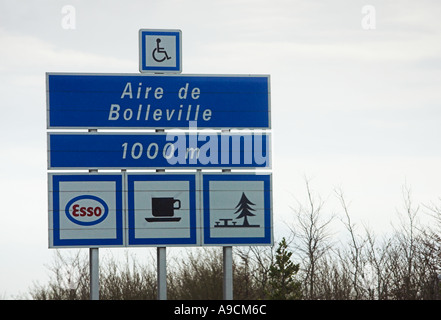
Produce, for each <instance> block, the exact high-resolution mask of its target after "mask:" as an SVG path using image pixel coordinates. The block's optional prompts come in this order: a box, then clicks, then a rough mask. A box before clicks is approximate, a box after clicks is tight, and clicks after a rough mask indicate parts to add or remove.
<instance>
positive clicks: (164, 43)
mask: <svg viewBox="0 0 441 320" xmlns="http://www.w3.org/2000/svg"><path fill="white" fill-rule="evenodd" d="M139 71H140V72H161V73H162V72H173V73H180V72H181V71H182V33H181V30H157V29H141V30H139Z"/></svg>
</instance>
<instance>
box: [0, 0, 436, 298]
mask: <svg viewBox="0 0 441 320" xmlns="http://www.w3.org/2000/svg"><path fill="white" fill-rule="evenodd" d="M66 5H71V6H72V7H69V8H74V10H75V17H74V20H71V21H67V20H66V11H63V8H64V10H66V7H65V6H66ZM368 5H369V7H366V6H368ZM363 8H364V9H363ZM372 9H374V11H372ZM368 15H369V16H368ZM373 15H374V16H373ZM440 17H441V3H440V2H439V1H438V0H432V1H430V0H422V1H410V0H400V1H392V0H382V1H379V0H377V1H367V0H336V1H325V0H322V1H320V0H315V1H307V0H303V1H299V0H286V1H282V0H271V1H263V0H260V1H256V0H252V1H251V0H250V1H247V0H240V1H238V0H234V1H233V0H232V1H229V0H219V1H217V0H216V1H214V0H213V1H202V0H201V1H177V0H176V1H169V0H161V1H155V0H151V1H130V0H129V1H59V0H57V1H52V0H45V1H31V0H21V1H14V0H0V110H1V116H0V130H1V135H0V144H1V148H2V151H1V158H0V159H1V160H0V161H1V162H0V164H1V165H0V181H1V184H0V190H1V193H0V194H1V203H0V204H1V208H2V210H1V221H2V228H1V232H0V252H1V257H0V298H1V297H11V296H14V295H16V294H19V293H24V292H27V291H28V288H29V287H30V286H31V285H32V282H33V281H39V282H40V283H44V282H45V281H46V279H47V274H48V270H47V268H46V267H45V264H50V262H51V260H52V255H53V251H52V250H50V249H48V240H47V239H48V230H47V215H48V213H47V205H48V204H47V169H46V168H47V154H46V150H47V146H46V111H45V110H46V93H45V72H100V73H118V72H123V73H138V50H139V48H138V30H139V29H142V28H152V29H180V30H182V37H183V38H182V46H183V73H191V74H199V73H200V74H269V75H271V112H272V113H271V119H272V128H273V129H272V132H273V140H272V145H273V154H272V159H273V188H274V190H273V205H274V208H273V212H274V222H275V227H276V228H277V229H276V230H277V231H279V230H280V232H276V235H278V234H281V233H283V232H284V231H285V230H286V226H285V224H284V222H288V223H290V222H291V221H292V218H291V216H292V210H291V209H290V206H296V199H297V200H299V201H303V200H304V199H305V196H306V195H305V183H304V179H305V176H306V177H308V178H309V179H310V183H311V188H312V189H313V190H314V192H315V193H316V195H317V196H318V195H320V197H321V198H322V199H323V200H325V201H326V210H328V211H329V212H334V213H337V214H340V213H341V208H340V207H339V205H338V201H336V199H335V197H334V189H335V188H341V189H342V190H343V192H344V194H345V196H346V198H347V201H348V202H350V203H351V205H350V212H351V214H352V215H353V220H354V221H355V222H356V223H357V224H359V225H361V224H362V223H365V224H368V225H370V226H371V228H372V229H373V230H375V231H377V232H379V233H380V232H383V231H384V230H387V228H388V227H389V226H390V221H392V220H393V219H395V217H396V214H397V211H399V210H400V209H401V208H402V187H403V185H404V184H405V183H407V185H408V186H410V187H411V188H412V192H413V194H412V196H413V198H414V201H415V203H416V204H418V203H428V202H436V201H439V197H440V196H441V170H440V164H441V149H440V137H441V126H440V120H441V105H440V102H441V90H440V88H441V72H440V71H441V20H440ZM368 18H369V19H368ZM374 18H375V19H374ZM67 22H69V23H67ZM66 23H67V24H66ZM69 26H70V27H72V28H68V27H69ZM276 240H277V237H276ZM114 250H121V249H114Z"/></svg>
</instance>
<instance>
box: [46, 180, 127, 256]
mask: <svg viewBox="0 0 441 320" xmlns="http://www.w3.org/2000/svg"><path fill="white" fill-rule="evenodd" d="M48 182H49V193H48V194H49V247H50V248H62V247H115V246H124V232H123V228H124V225H123V224H124V219H123V177H122V175H121V174H116V175H115V174H112V175H110V174H99V175H98V174H80V175H78V174H55V173H49V175H48Z"/></svg>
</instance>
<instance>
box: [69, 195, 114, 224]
mask: <svg viewBox="0 0 441 320" xmlns="http://www.w3.org/2000/svg"><path fill="white" fill-rule="evenodd" d="M65 212H66V216H67V217H68V218H69V220H70V221H72V222H73V223H76V224H79V225H82V226H92V225H95V224H98V223H100V222H101V221H103V220H104V219H106V217H107V214H108V213H109V207H108V206H107V204H106V202H104V200H103V199H101V198H98V197H96V196H91V195H82V196H78V197H75V198H73V199H72V200H70V201H69V202H68V203H67V204H66V208H65Z"/></svg>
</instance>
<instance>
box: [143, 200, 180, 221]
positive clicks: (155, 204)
mask: <svg viewBox="0 0 441 320" xmlns="http://www.w3.org/2000/svg"><path fill="white" fill-rule="evenodd" d="M179 209H181V200H179V199H175V198H173V197H165V198H152V215H153V218H145V220H147V222H164V221H180V220H181V218H180V217H174V215H175V210H179Z"/></svg>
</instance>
